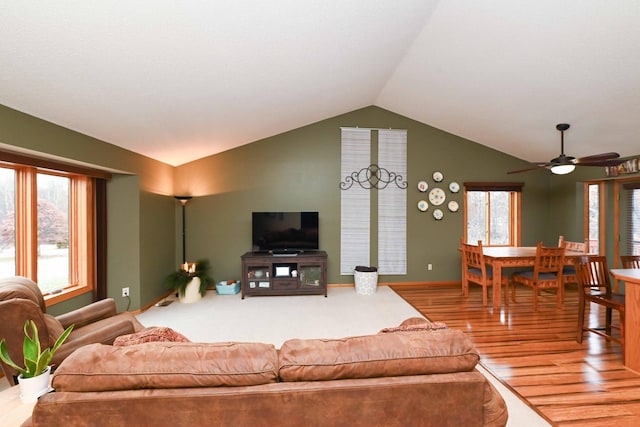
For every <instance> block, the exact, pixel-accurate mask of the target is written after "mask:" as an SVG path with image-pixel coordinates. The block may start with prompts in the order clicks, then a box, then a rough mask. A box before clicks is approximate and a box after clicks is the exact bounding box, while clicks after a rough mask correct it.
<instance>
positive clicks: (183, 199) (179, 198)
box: [174, 196, 192, 264]
mask: <svg viewBox="0 0 640 427" xmlns="http://www.w3.org/2000/svg"><path fill="white" fill-rule="evenodd" d="M174 198H175V199H176V200H177V201H179V202H180V204H181V205H182V264H185V263H186V262H187V252H186V241H187V240H186V237H187V233H186V216H185V207H186V206H187V203H189V200H191V199H192V197H191V196H174Z"/></svg>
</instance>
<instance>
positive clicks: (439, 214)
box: [433, 209, 444, 220]
mask: <svg viewBox="0 0 640 427" xmlns="http://www.w3.org/2000/svg"><path fill="white" fill-rule="evenodd" d="M443 216H444V213H442V211H441V210H440V209H436V210H434V211H433V217H434V218H435V219H437V220H441V219H442V217H443Z"/></svg>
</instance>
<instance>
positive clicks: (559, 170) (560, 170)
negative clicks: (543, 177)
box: [551, 164, 576, 175]
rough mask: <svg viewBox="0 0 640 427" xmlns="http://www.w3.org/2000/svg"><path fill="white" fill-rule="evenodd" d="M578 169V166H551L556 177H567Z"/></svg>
mask: <svg viewBox="0 0 640 427" xmlns="http://www.w3.org/2000/svg"><path fill="white" fill-rule="evenodd" d="M575 168H576V165H572V164H568V165H554V166H551V172H552V173H554V174H556V175H566V174H568V173H571V172H573V170H574V169H575Z"/></svg>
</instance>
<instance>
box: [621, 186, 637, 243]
mask: <svg viewBox="0 0 640 427" xmlns="http://www.w3.org/2000/svg"><path fill="white" fill-rule="evenodd" d="M623 188H624V189H625V190H627V191H626V195H627V230H626V233H627V236H626V237H627V254H628V255H640V182H631V183H627V184H624V185H623Z"/></svg>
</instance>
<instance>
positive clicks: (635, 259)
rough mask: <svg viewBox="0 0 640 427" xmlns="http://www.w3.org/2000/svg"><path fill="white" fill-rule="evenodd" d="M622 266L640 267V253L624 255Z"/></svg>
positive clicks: (621, 258)
mask: <svg viewBox="0 0 640 427" xmlns="http://www.w3.org/2000/svg"><path fill="white" fill-rule="evenodd" d="M620 261H622V268H640V255H622V256H620Z"/></svg>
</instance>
